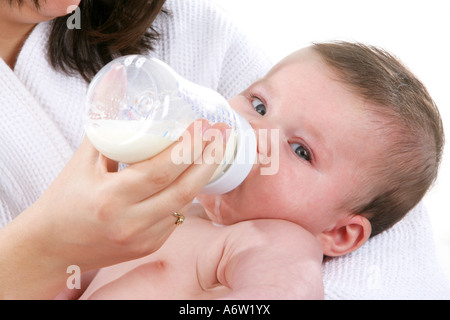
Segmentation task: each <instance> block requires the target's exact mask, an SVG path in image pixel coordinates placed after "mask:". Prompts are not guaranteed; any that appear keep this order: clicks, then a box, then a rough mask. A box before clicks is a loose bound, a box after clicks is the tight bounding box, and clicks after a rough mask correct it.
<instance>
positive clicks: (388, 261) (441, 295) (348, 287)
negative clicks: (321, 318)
mask: <svg viewBox="0 0 450 320" xmlns="http://www.w3.org/2000/svg"><path fill="white" fill-rule="evenodd" d="M323 275H324V281H325V297H326V299H421V300H425V299H450V286H449V284H448V281H447V279H446V277H445V275H444V274H443V272H442V270H441V269H440V267H439V264H438V262H437V258H436V255H435V247H434V240H433V234H432V230H431V223H430V221H429V217H428V213H427V211H426V208H425V207H424V205H423V204H422V203H420V204H419V205H418V206H417V207H416V208H414V209H413V210H412V211H411V212H410V213H408V215H407V216H406V217H405V218H404V219H403V220H402V221H400V222H399V223H397V224H396V225H395V226H394V227H393V228H391V229H390V230H387V231H385V232H383V233H381V234H379V235H378V236H375V237H374V238H372V239H370V240H369V241H368V242H367V243H366V244H365V245H364V246H363V247H361V248H360V249H359V250H358V251H355V252H353V253H351V254H349V255H347V256H344V257H340V258H336V259H332V260H330V261H328V262H325V263H324V264H323Z"/></svg>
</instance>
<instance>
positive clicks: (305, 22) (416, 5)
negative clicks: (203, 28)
mask: <svg viewBox="0 0 450 320" xmlns="http://www.w3.org/2000/svg"><path fill="white" fill-rule="evenodd" d="M213 1H215V2H216V3H218V4H219V5H220V6H222V8H224V9H225V10H226V11H227V12H228V13H229V14H230V15H231V16H232V17H233V18H234V19H235V21H236V22H237V23H238V24H239V25H240V26H241V28H243V29H244V30H245V31H246V33H247V34H249V35H250V37H251V38H253V39H255V40H256V41H257V42H258V43H259V45H260V46H261V47H262V49H264V50H266V52H267V53H268V54H269V56H271V57H272V58H273V59H274V61H278V60H280V59H281V58H282V57H284V56H285V55H287V54H289V53H291V52H293V51H295V50H297V49H300V48H302V47H305V46H307V45H309V44H310V43H311V42H320V41H327V40H348V41H358V42H364V43H368V44H372V45H376V46H380V47H383V48H385V49H387V50H388V51H390V52H391V53H393V54H394V55H396V56H397V57H399V58H400V60H401V61H403V63H404V64H406V65H407V66H408V67H409V69H410V70H411V71H413V72H414V73H415V74H416V75H417V76H418V77H419V79H421V80H422V82H423V83H424V84H425V86H426V87H427V88H428V90H429V92H430V94H431V96H432V97H433V99H434V100H435V102H436V104H437V105H438V107H439V109H440V111H441V115H442V118H443V121H444V129H447V130H446V132H447V140H448V142H447V144H446V149H445V153H444V159H443V163H442V167H441V171H440V176H439V179H438V181H437V184H436V185H435V186H434V188H433V189H432V190H431V192H430V193H429V194H428V195H427V196H426V199H425V202H426V205H427V208H428V210H429V212H430V215H431V219H432V223H433V227H434V234H435V239H436V245H437V253H438V257H439V259H440V261H441V264H442V266H443V267H444V271H445V272H446V274H447V276H448V277H449V279H450V129H449V128H450V80H449V76H450V45H449V43H450V18H449V14H450V9H449V6H448V3H449V2H448V0H428V1H423V0H422V1H417V0H377V1H367V0H364V1H362V0H339V1H337V0H314V1H311V0H309V1H306V0H213Z"/></svg>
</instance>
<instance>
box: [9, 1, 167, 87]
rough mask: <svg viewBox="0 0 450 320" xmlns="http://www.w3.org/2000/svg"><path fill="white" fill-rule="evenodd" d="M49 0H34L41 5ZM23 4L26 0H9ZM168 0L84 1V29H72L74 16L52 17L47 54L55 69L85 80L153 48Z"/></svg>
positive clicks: (82, 23) (38, 5)
mask: <svg viewBox="0 0 450 320" xmlns="http://www.w3.org/2000/svg"><path fill="white" fill-rule="evenodd" d="M44 1H46V0H33V2H34V4H35V6H36V8H38V9H39V8H40V7H41V6H42V4H43V3H44ZM9 2H10V4H14V3H17V4H19V5H21V4H22V2H23V0H9ZM164 3H165V0H81V2H80V5H79V10H80V11H79V12H80V23H81V28H78V29H77V28H74V29H70V28H68V27H67V19H68V17H69V16H70V15H71V13H69V14H68V15H66V16H63V17H58V18H56V19H54V20H53V22H52V26H51V33H50V37H49V41H48V57H49V61H50V64H51V65H52V66H53V68H55V69H56V70H60V71H63V72H65V73H67V74H73V73H79V74H80V75H81V76H82V77H83V78H84V79H85V80H86V81H90V80H91V79H92V77H93V76H94V75H95V74H96V73H97V72H98V71H99V70H100V68H101V67H103V66H104V65H105V64H107V63H108V62H110V61H111V60H112V59H114V58H116V57H119V56H122V55H127V54H141V53H145V52H148V51H149V50H153V48H154V46H153V45H154V42H155V41H156V40H158V38H159V36H160V34H159V32H158V30H155V29H154V28H153V27H152V23H153V21H154V20H155V18H156V16H157V15H158V14H159V13H160V12H161V11H162V12H164V13H167V12H166V11H165V10H163V9H162V7H163V5H164Z"/></svg>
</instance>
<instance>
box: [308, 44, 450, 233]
mask: <svg viewBox="0 0 450 320" xmlns="http://www.w3.org/2000/svg"><path fill="white" fill-rule="evenodd" d="M312 49H313V50H314V51H315V52H316V53H318V54H319V55H320V56H321V58H322V59H323V60H324V61H325V63H326V64H327V65H328V66H329V67H330V68H331V70H332V71H334V72H333V73H334V74H335V75H337V77H338V80H339V81H342V82H343V83H344V84H345V85H346V86H347V87H348V88H349V89H350V90H352V92H354V93H355V94H356V95H358V96H359V97H360V98H362V99H363V100H364V101H366V102H367V103H364V104H363V105H362V108H365V109H367V111H369V114H370V116H371V117H370V119H371V121H373V123H374V124H375V125H376V128H377V130H376V131H377V132H375V133H374V134H379V135H380V137H383V138H386V139H385V140H384V141H387V142H388V144H389V145H387V146H386V152H385V153H383V154H380V159H379V160H380V161H378V160H377V161H374V163H375V164H374V165H373V166H372V167H371V169H370V172H369V174H368V175H367V181H366V183H365V190H364V191H363V192H359V191H360V190H359V191H358V194H356V193H352V194H350V195H349V198H348V203H347V204H346V205H348V206H350V208H351V210H352V213H354V214H362V215H365V216H367V217H368V218H369V219H370V222H371V226H372V234H371V236H375V235H377V234H379V233H380V232H382V231H384V230H386V229H388V228H390V227H391V226H393V225H394V224H395V223H396V222H398V221H399V220H401V219H402V218H403V217H404V216H405V215H406V214H407V213H408V211H410V210H411V209H412V208H413V207H414V206H415V205H416V204H417V203H418V202H419V201H420V200H421V199H422V197H423V196H424V195H425V193H426V192H427V190H428V189H429V188H430V187H431V185H432V184H433V183H434V181H435V179H436V177H437V172H438V167H439V164H440V161H441V157H442V152H443V145H444V132H443V125H442V120H441V117H440V114H439V111H438V109H437V107H436V104H435V103H434V101H433V100H432V98H431V97H430V95H429V93H428V91H427V89H426V88H425V86H424V85H423V84H422V83H421V82H420V81H419V80H418V79H417V78H416V77H415V76H414V75H413V74H412V73H411V72H410V71H409V70H408V69H407V68H406V67H405V66H404V65H403V64H402V63H400V62H399V60H397V59H396V58H395V57H394V56H392V55H391V54H389V53H388V52H386V51H385V50H383V49H380V48H376V47H373V46H368V45H364V44H361V43H350V42H330V43H315V44H313V46H312Z"/></svg>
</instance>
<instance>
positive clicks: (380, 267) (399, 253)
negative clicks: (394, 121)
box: [0, 0, 448, 299]
mask: <svg viewBox="0 0 450 320" xmlns="http://www.w3.org/2000/svg"><path fill="white" fill-rule="evenodd" d="M166 7H167V9H169V11H170V15H169V16H166V15H160V16H159V17H158V18H157V20H156V22H155V26H156V27H157V29H159V30H160V31H161V32H162V34H163V36H162V39H161V41H160V42H158V44H157V46H156V49H155V51H154V52H152V53H151V55H153V56H155V57H157V58H160V59H161V60H163V61H165V62H166V63H168V64H169V65H171V66H172V67H173V68H174V69H175V70H176V71H177V72H178V73H180V74H181V75H182V76H184V77H186V78H188V79H190V80H191V81H193V82H196V83H199V84H202V85H205V86H208V87H210V88H213V89H216V90H218V91H219V92H220V93H222V94H223V95H224V96H225V97H227V98H229V97H232V96H234V95H235V94H237V93H238V92H239V91H241V90H243V89H245V88H246V87H247V86H248V85H250V84H251V83H252V82H253V81H255V80H256V79H257V78H258V77H260V76H262V75H264V74H265V72H266V71H267V70H268V68H269V67H270V66H271V64H270V62H269V61H268V59H266V57H265V55H264V54H263V53H261V52H260V51H259V49H258V47H257V46H254V45H253V44H252V43H251V42H249V40H248V39H246V38H245V37H244V36H243V35H242V34H241V33H240V31H239V30H238V29H236V28H235V27H234V25H233V24H232V23H231V20H230V19H229V18H228V17H227V16H226V15H225V14H224V12H222V11H221V9H219V8H216V7H215V6H214V5H213V4H212V3H211V2H210V1H208V0H189V1H186V0H168V1H167V3H166ZM48 30H49V23H41V24H39V25H38V26H36V27H35V29H34V30H33V32H32V33H31V35H30V36H29V38H28V39H27V41H26V42H25V45H24V47H23V49H22V51H21V52H20V55H19V57H18V61H17V64H16V66H15V69H14V71H12V70H11V69H10V68H9V67H8V66H7V65H6V64H5V63H4V62H3V60H1V59H0V106H1V108H2V112H1V113H0V124H1V125H0V228H1V227H3V226H5V225H6V224H7V223H9V222H10V221H12V219H14V218H15V217H16V216H17V215H18V214H20V212H22V211H23V210H25V209H26V208H27V207H29V206H30V205H31V204H32V203H33V202H35V201H36V200H37V199H38V198H39V196H40V195H41V194H42V193H43V192H44V191H45V190H46V189H47V187H48V186H49V184H50V183H51V182H52V181H53V180H54V179H55V177H56V176H57V175H58V173H59V172H60V171H61V169H62V168H63V167H64V165H65V164H66V163H67V161H68V160H69V159H70V157H71V156H72V154H73V152H74V151H75V150H76V149H77V147H78V145H79V144H80V142H81V139H82V137H83V111H84V97H85V94H86V89H87V84H86V83H85V82H84V80H82V78H81V77H80V76H67V75H65V74H61V73H58V72H56V71H55V70H53V69H52V68H51V67H50V66H49V64H48V62H47V60H46V42H47V39H48ZM432 252H433V244H432V239H431V230H430V227H429V223H428V220H427V214H426V212H425V211H424V210H423V209H418V210H416V211H415V212H413V213H412V214H410V215H409V216H408V217H407V218H406V219H405V221H402V222H401V223H399V224H398V225H397V226H395V227H394V228H393V229H392V230H390V231H388V232H385V233H383V234H381V235H379V236H377V237H375V238H374V239H372V240H370V241H369V242H368V243H367V244H366V245H365V246H364V247H363V248H362V249H360V251H358V252H355V253H354V254H351V255H349V256H347V257H343V258H339V259H335V260H332V261H330V262H327V263H325V264H324V268H323V271H324V279H325V288H326V297H327V298H329V299H359V298H362V299H365V298H367V299H372V298H397V299H403V298H448V296H445V294H448V291H445V290H444V285H443V284H444V283H445V280H444V278H442V277H441V274H440V273H438V272H436V266H437V265H436V261H435V259H434V258H432V256H433V254H432ZM433 257H434V256H433ZM439 284H441V285H442V286H440V285H439Z"/></svg>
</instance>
